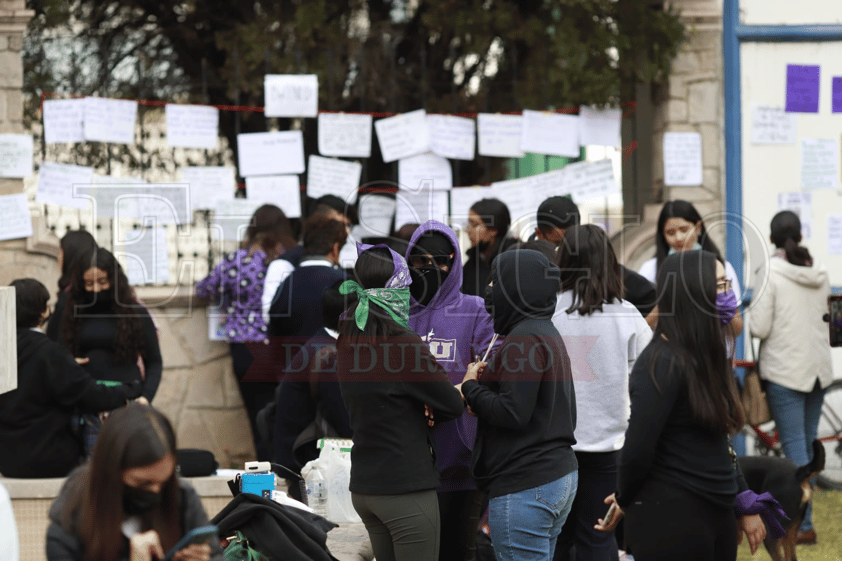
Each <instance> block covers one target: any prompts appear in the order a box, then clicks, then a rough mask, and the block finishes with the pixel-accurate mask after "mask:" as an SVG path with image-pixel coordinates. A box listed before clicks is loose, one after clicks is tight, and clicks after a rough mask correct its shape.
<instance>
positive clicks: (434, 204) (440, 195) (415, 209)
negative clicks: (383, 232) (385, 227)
mask: <svg viewBox="0 0 842 561" xmlns="http://www.w3.org/2000/svg"><path fill="white" fill-rule="evenodd" d="M447 193H448V192H447V191H436V190H432V189H429V188H424V189H419V190H415V191H405V190H403V189H399V190H398V192H397V194H396V198H395V201H396V209H395V230H398V229H399V228H400V227H401V226H403V225H404V224H423V223H424V222H426V221H428V220H438V221H439V222H444V223H447V216H448V211H447V204H448V196H447Z"/></svg>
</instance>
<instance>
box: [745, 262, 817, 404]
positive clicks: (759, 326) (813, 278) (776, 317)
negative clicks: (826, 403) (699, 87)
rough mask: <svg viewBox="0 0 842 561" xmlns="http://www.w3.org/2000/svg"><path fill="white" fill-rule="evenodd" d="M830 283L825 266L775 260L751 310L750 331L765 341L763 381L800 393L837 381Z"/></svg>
mask: <svg viewBox="0 0 842 561" xmlns="http://www.w3.org/2000/svg"><path fill="white" fill-rule="evenodd" d="M829 294H830V280H829V278H828V274H827V269H825V268H824V267H823V266H822V265H819V264H814V265H813V266H812V267H799V266H797V265H792V264H791V263H789V262H788V261H787V260H786V259H781V258H778V257H773V258H772V259H771V260H770V265H769V283H768V284H767V285H766V288H765V289H764V290H763V292H761V293H760V294H759V295H758V296H757V297H756V301H755V304H754V306H753V307H752V308H751V317H750V319H749V329H750V330H751V334H752V336H754V337H758V338H759V339H760V377H761V378H763V379H764V380H769V381H771V382H774V383H776V384H779V385H781V386H784V387H785V388H789V389H792V390H797V391H801V392H809V391H811V390H812V389H813V387H814V385H815V383H816V379H818V380H819V383H820V384H821V387H822V388H825V387H827V386H828V384H830V382H831V381H832V380H833V371H832V366H831V362H830V343H829V331H828V325H827V323H825V321H824V320H823V319H822V316H823V315H824V314H826V313H827V312H828V307H827V297H828V295H829Z"/></svg>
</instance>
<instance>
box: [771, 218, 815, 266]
mask: <svg viewBox="0 0 842 561" xmlns="http://www.w3.org/2000/svg"><path fill="white" fill-rule="evenodd" d="M770 230H771V231H772V243H774V244H775V247H777V248H778V249H783V250H784V251H785V252H786V260H787V261H789V262H790V263H792V264H793V265H798V266H799V267H812V266H813V256H812V255H810V252H809V251H807V248H806V247H802V246H800V245H798V242H800V241H801V220H800V219H799V218H798V215H797V214H795V213H794V212H792V211H790V210H782V211H781V212H779V213H778V214H776V215H775V216H774V218H772V224H771V225H770Z"/></svg>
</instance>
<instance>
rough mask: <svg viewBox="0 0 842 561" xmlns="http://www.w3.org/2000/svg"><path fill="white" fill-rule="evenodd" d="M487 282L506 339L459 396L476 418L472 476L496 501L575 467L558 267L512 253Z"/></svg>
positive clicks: (499, 258) (496, 322)
mask: <svg viewBox="0 0 842 561" xmlns="http://www.w3.org/2000/svg"><path fill="white" fill-rule="evenodd" d="M491 278H492V281H493V283H494V284H493V286H492V287H491V293H492V294H491V295H492V303H493V307H494V309H493V312H494V328H495V331H496V332H497V333H499V334H501V335H505V336H506V339H505V341H504V342H503V345H502V346H501V347H500V349H499V350H498V352H497V353H496V354H495V355H494V357H493V359H492V360H491V361H490V362H489V364H488V366H486V369H485V372H483V373H482V374H481V376H480V379H479V381H474V380H469V381H467V382H465V383H464V384H462V393H463V394H464V395H465V399H466V400H467V402H468V405H469V406H470V407H471V409H472V410H473V412H474V413H476V415H477V416H478V417H479V427H478V431H477V440H476V444H475V445H474V454H473V461H472V463H471V472H472V476H473V478H474V481H475V482H476V484H477V486H478V487H479V488H480V489H483V490H486V491H488V493H489V495H490V496H491V497H492V498H494V497H499V496H502V495H509V494H512V493H517V492H519V491H525V490H527V489H532V488H534V487H537V486H539V485H543V484H545V483H549V482H551V481H555V480H557V479H560V478H561V477H564V476H565V475H567V474H568V473H570V472H572V471H574V470H576V469H577V463H576V456H575V454H574V453H573V449H572V446H573V445H574V444H575V443H576V439H575V438H574V436H573V431H574V430H575V428H576V396H575V393H574V389H573V379H572V375H571V369H570V358H569V357H568V355H567V349H566V348H565V346H564V341H563V340H562V338H561V335H560V334H559V332H558V330H557V329H556V328H555V326H554V325H553V323H552V317H553V313H554V312H555V306H556V291H557V290H558V283H559V269H558V267H556V266H555V265H553V264H552V263H550V261H549V260H548V259H547V258H546V257H545V256H544V255H543V254H541V253H539V252H537V251H534V250H516V251H509V252H505V253H502V254H500V255H499V256H497V258H496V259H495V260H494V263H493V264H492V277H491Z"/></svg>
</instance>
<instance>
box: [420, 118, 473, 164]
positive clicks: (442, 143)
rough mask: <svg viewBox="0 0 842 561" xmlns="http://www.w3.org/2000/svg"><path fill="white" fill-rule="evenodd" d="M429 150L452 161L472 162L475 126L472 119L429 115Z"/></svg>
mask: <svg viewBox="0 0 842 561" xmlns="http://www.w3.org/2000/svg"><path fill="white" fill-rule="evenodd" d="M427 124H428V125H429V127H430V149H431V150H432V152H433V153H434V154H437V155H439V156H441V157H443V158H452V159H454V160H473V159H474V152H475V151H476V140H477V126H476V123H475V122H474V120H473V119H466V118H465V117H456V116H453V115H429V116H428V117H427Z"/></svg>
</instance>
